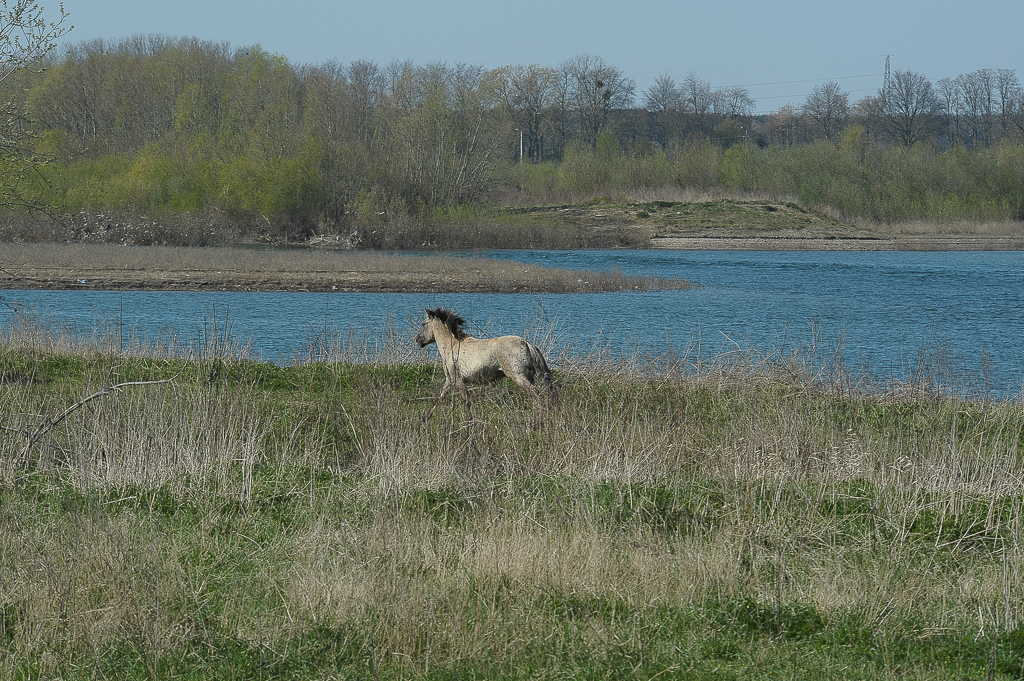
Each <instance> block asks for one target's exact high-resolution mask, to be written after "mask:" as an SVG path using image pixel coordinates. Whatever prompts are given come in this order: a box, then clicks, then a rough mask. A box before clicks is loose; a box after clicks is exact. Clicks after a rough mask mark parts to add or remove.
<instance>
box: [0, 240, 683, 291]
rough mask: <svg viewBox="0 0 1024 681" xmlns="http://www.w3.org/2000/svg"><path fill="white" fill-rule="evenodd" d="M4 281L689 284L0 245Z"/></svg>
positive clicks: (331, 285)
mask: <svg viewBox="0 0 1024 681" xmlns="http://www.w3.org/2000/svg"><path fill="white" fill-rule="evenodd" d="M0 284H2V285H3V286H5V287H7V288H94V289H96V288H99V289H114V290H125V289H129V290H131V289H147V290H162V289H187V290H196V289H203V290H227V291H253V290H303V291H403V292H411V291H430V292H435V291H489V292H537V291H544V292H554V293H558V292H570V291H619V290H623V289H629V290H649V289H665V288H690V287H691V284H690V283H689V282H686V281H684V280H679V279H657V278H652V277H638V276H628V275H625V274H623V273H622V272H620V271H610V272H595V271H584V270H558V269H551V268H545V267H539V266H535V265H524V264H522V263H518V262H513V261H505V260H495V259H487V258H479V257H475V258H474V257H458V256H445V255H436V256H408V255H394V254H388V253H380V252H336V251H323V250H311V249H302V248H296V249H280V248H277V249H256V248H172V247H161V246H138V247H122V246H111V245H95V244H0Z"/></svg>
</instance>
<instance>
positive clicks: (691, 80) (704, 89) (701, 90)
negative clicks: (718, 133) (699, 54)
mask: <svg viewBox="0 0 1024 681" xmlns="http://www.w3.org/2000/svg"><path fill="white" fill-rule="evenodd" d="M680 92H681V95H682V98H683V102H684V104H685V107H686V108H685V111H686V112H687V113H688V115H689V116H690V117H691V120H692V123H691V126H690V128H691V130H692V131H693V132H696V133H700V134H705V135H707V134H710V132H711V128H712V127H714V126H713V124H712V121H711V115H712V112H713V109H714V105H715V90H714V89H713V88H712V87H711V83H709V82H707V81H706V80H701V79H700V78H698V77H697V76H696V75H695V74H694V73H692V72H691V73H688V74H686V80H684V81H683V84H682V86H681V88H680Z"/></svg>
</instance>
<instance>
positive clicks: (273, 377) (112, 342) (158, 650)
mask: <svg viewBox="0 0 1024 681" xmlns="http://www.w3.org/2000/svg"><path fill="white" fill-rule="evenodd" d="M411 346H412V343H411V338H406V337H404V336H403V335H402V334H400V333H390V334H387V335H385V337H383V338H382V339H380V340H379V341H378V342H375V343H374V344H370V345H367V344H362V345H360V344H359V343H357V342H354V341H352V340H351V339H345V338H344V337H337V338H326V337H323V338H316V339H311V342H310V346H309V354H308V357H305V358H301V359H299V360H297V361H296V362H295V363H294V364H293V365H290V366H277V365H273V364H265V363H260V362H256V361H253V360H252V359H250V358H249V357H248V354H247V351H246V345H245V343H244V342H235V341H234V340H233V339H232V338H231V337H230V334H229V333H227V330H226V329H225V328H224V327H220V328H218V327H217V326H216V325H214V327H213V328H212V329H210V332H209V333H207V334H205V335H204V341H203V344H202V345H198V344H193V345H191V346H189V345H187V344H185V343H179V344H177V345H174V344H171V345H166V346H163V347H161V348H153V347H144V346H141V345H139V344H134V343H127V344H124V343H122V342H121V339H120V338H108V337H105V336H102V335H96V334H90V333H79V332H75V331H74V330H69V329H60V328H54V327H53V326H52V325H51V324H48V323H47V322H46V321H45V320H44V319H40V318H37V317H34V316H32V315H31V314H24V313H22V314H11V316H10V317H9V318H8V320H7V323H6V324H5V325H4V326H3V334H2V337H0V393H2V395H3V397H2V399H0V424H2V429H0V676H2V677H3V678H11V679H39V678H62V679H109V678H117V679H149V678H182V679H225V678H247V679H253V678H256V679H258V678H266V679H270V678H274V679H288V678H295V679H298V678H323V679H331V678H365V677H369V676H373V677H376V678H422V679H433V678H443V679H460V678H499V677H500V678H524V679H525V678H570V677H571V678H644V679H650V678H655V677H656V678H659V679H670V678H715V679H723V678H724V679H730V678H732V679H745V678H764V677H768V676H786V677H799V678H843V679H860V678H863V679H885V678H901V679H906V678H910V679H914V678H919V679H936V678H958V679H960V678H994V679H1016V678H1021V675H1022V674H1024V619H1022V618H1024V606H1022V602H1024V599H1022V594H1024V589H1022V587H1024V570H1022V566H1024V560H1022V558H1024V556H1022V549H1024V544H1022V528H1021V511H1022V505H1024V494H1022V487H1024V463H1022V460H1021V444H1022V442H1024V410H1022V408H1021V404H1020V401H1019V399H1012V400H1002V401H993V400H984V399H976V400H965V399H961V398H955V397H952V396H950V395H948V394H945V393H943V392H939V391H937V390H935V389H934V385H935V382H934V381H932V380H931V374H930V373H929V371H930V369H929V367H928V366H922V367H921V368H920V370H919V371H918V372H917V373H916V374H914V375H913V376H912V377H911V378H910V379H909V380H907V381H906V382H902V383H899V384H887V385H863V384H861V383H859V382H858V381H857V380H856V379H855V378H853V377H852V375H851V374H850V373H849V372H846V371H845V370H844V368H843V367H842V366H840V365H837V364H835V363H830V362H829V361H828V358H824V361H823V358H821V357H810V356H808V354H807V353H808V352H812V351H810V350H808V351H800V352H794V353H793V354H789V355H786V356H755V355H752V354H749V353H734V354H730V355H726V356H722V357H718V358H714V359H712V360H707V361H701V362H696V361H691V359H690V358H688V357H687V356H686V355H685V353H684V354H683V355H681V356H672V355H666V356H662V357H633V358H615V359H610V358H608V357H605V356H602V354H601V353H600V352H597V351H595V352H592V353H585V352H584V353H579V352H575V353H573V354H568V353H567V352H565V351H564V349H563V350H560V349H559V348H558V344H557V338H545V339H543V341H542V346H543V347H544V349H545V351H546V352H547V353H548V355H549V359H551V360H552V364H553V366H554V367H555V370H556V379H557V380H558V382H559V385H560V387H559V399H558V402H557V404H555V405H553V406H552V407H551V408H550V410H549V411H547V412H538V413H535V412H534V411H533V409H532V407H531V404H530V401H529V399H528V398H527V396H526V395H525V394H523V393H522V392H521V391H518V389H516V388H515V387H514V386H511V385H505V384H501V385H492V386H488V387H483V388H479V389H475V390H474V391H473V392H472V395H473V400H474V414H475V415H476V416H477V420H475V421H473V422H468V421H467V420H466V414H465V410H464V407H463V406H462V405H461V403H460V402H459V401H458V400H453V401H451V402H446V403H445V404H443V405H442V407H440V408H439V409H438V410H437V412H436V413H435V415H434V418H433V419H432V420H430V421H423V419H422V417H423V416H424V415H425V414H426V412H427V410H428V409H429V406H430V404H431V401H432V400H433V398H434V395H435V394H436V392H437V390H438V389H439V388H440V384H441V382H442V380H443V377H442V375H441V371H440V367H439V366H438V365H437V364H435V363H434V362H431V361H429V360H428V359H425V356H424V355H423V354H422V353H420V352H419V351H418V350H414V349H413V348H412V347H411Z"/></svg>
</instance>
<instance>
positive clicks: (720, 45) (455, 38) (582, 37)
mask: <svg viewBox="0 0 1024 681" xmlns="http://www.w3.org/2000/svg"><path fill="white" fill-rule="evenodd" d="M40 4H42V5H43V6H44V7H46V8H47V10H51V9H54V10H55V9H56V7H57V5H58V3H57V2H56V0H50V1H49V2H48V1H47V0H41V2H40ZM64 8H65V10H66V11H67V12H68V14H69V15H70V16H69V19H68V22H69V23H71V24H72V25H74V29H73V30H72V31H71V32H70V33H68V34H67V36H66V37H65V38H63V39H62V42H64V43H67V44H76V43H81V42H86V41H91V40H93V39H97V38H101V39H106V40H116V39H119V38H126V37H130V36H133V35H137V34H154V33H155V34H162V35H165V36H171V37H198V38H202V39H207V40H213V41H216V42H227V43H230V44H231V45H232V46H233V47H238V48H241V47H247V46H250V45H254V44H259V45H260V46H261V47H262V48H263V49H264V50H267V51H269V52H272V53H275V54H279V55H282V56H284V57H286V58H287V59H288V60H289V62H291V63H292V64H295V65H296V66H298V65H302V64H322V63H325V62H328V61H335V62H342V63H347V62H352V61H356V60H371V61H375V62H377V63H379V64H385V63H387V62H389V61H391V60H393V59H403V60H404V59H411V60H412V61H413V62H415V63H417V64H427V63H431V62H446V63H448V64H457V63H466V64H478V65H481V66H484V67H485V68H496V67H499V66H504V65H508V64H522V65H526V64H539V65H541V66H552V67H555V66H558V65H560V64H561V63H563V62H564V61H565V60H567V59H569V58H571V57H574V56H576V55H580V54H590V55H594V56H599V57H601V58H603V59H604V60H605V61H606V62H607V63H609V64H611V65H612V66H615V67H617V68H618V69H620V70H621V71H622V72H623V74H624V75H625V76H626V77H629V78H632V79H633V80H634V81H635V82H636V86H637V87H636V94H637V103H638V104H641V103H642V101H643V92H644V90H646V89H647V88H649V87H650V86H651V84H652V83H653V81H654V79H655V78H656V77H657V76H659V75H661V74H668V75H670V76H672V77H673V78H675V80H676V82H681V81H682V80H683V79H684V78H686V76H687V74H688V73H691V72H692V73H694V74H696V75H697V77H698V78H701V79H702V80H706V81H709V82H710V83H711V84H712V85H714V86H715V87H725V86H730V87H734V86H739V87H745V88H747V90H748V91H749V92H750V95H751V96H752V97H753V98H754V99H755V100H756V102H757V104H756V107H755V111H756V112H758V113H768V112H770V111H775V110H777V109H778V108H779V107H781V106H783V105H785V104H787V103H789V104H794V105H796V106H799V105H800V104H801V103H803V101H804V100H805V99H806V97H807V95H808V94H809V93H810V92H811V90H813V89H814V87H815V86H818V85H821V84H822V83H825V82H826V81H830V80H831V81H835V82H837V83H838V84H839V85H840V87H841V88H842V89H843V90H845V91H847V92H849V93H850V101H851V102H852V101H856V100H858V99H860V98H861V97H863V96H865V95H869V94H874V93H876V92H877V91H878V89H879V88H880V87H881V85H882V81H883V75H884V71H885V62H886V57H887V56H888V57H889V60H890V64H891V69H892V71H896V70H907V71H915V72H918V73H922V74H924V75H925V76H927V77H928V78H929V79H931V80H932V81H933V82H934V81H937V80H939V79H940V78H946V77H949V78H952V77H955V76H957V75H959V74H961V73H969V72H971V71H975V70H977V69H981V68H993V69H998V68H1004V69H1012V70H1014V71H1016V73H1017V76H1018V78H1019V79H1020V80H1021V81H1024V40H1022V39H1021V35H1022V30H1024V2H1022V1H1021V0H974V2H952V1H949V0H858V1H857V2H855V3H852V2H843V3H839V2H830V1H829V0H776V1H775V2H771V1H765V0H762V1H761V2H753V1H751V0H717V1H715V0H705V2H700V3H697V2H683V1H681V0H679V1H676V2H671V1H669V0H632V1H631V2H626V1H625V0H587V1H581V0H518V1H516V2H507V1H506V2H496V1H494V0H449V1H448V2H444V3H432V2H427V1H425V0H359V1H358V2H356V1H352V0H64ZM48 14H50V15H52V14H53V12H52V11H48Z"/></svg>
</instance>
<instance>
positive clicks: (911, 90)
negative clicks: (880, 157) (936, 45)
mask: <svg viewBox="0 0 1024 681" xmlns="http://www.w3.org/2000/svg"><path fill="white" fill-rule="evenodd" d="M879 103H880V104H881V114H882V120H883V121H884V123H885V125H886V127H887V128H888V131H889V134H890V135H891V137H892V138H893V139H895V140H896V141H898V142H899V143H900V144H902V145H904V146H907V147H910V146H913V145H914V144H916V143H917V142H920V141H921V140H923V139H925V138H926V137H927V136H928V135H929V134H931V132H932V130H933V128H934V126H935V123H936V120H937V119H938V116H939V115H940V114H941V112H942V103H941V102H940V101H939V97H938V95H937V94H936V93H935V88H933V87H932V83H931V81H930V80H928V79H927V78H925V77H924V76H923V75H921V74H920V73H915V72H913V71H896V72H895V73H894V74H893V75H892V79H891V80H890V82H889V85H888V87H883V88H882V90H881V91H880V92H879Z"/></svg>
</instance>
